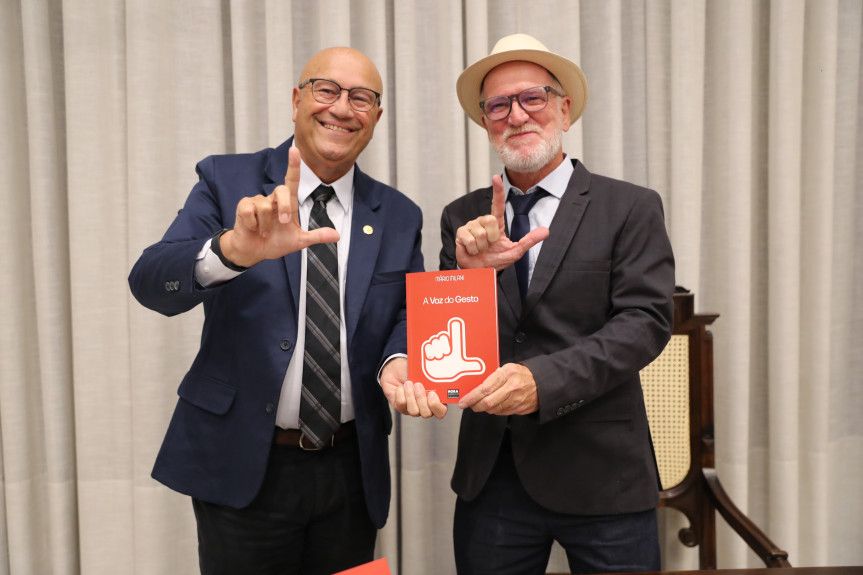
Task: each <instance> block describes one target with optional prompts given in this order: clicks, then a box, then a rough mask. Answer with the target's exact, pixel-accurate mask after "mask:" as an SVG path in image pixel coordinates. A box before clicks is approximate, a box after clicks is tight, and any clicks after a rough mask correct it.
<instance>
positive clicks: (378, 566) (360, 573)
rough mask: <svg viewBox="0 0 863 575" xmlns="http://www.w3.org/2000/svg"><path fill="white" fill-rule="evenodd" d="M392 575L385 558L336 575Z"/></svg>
mask: <svg viewBox="0 0 863 575" xmlns="http://www.w3.org/2000/svg"><path fill="white" fill-rule="evenodd" d="M390 573H391V571H390V566H389V563H387V559H386V557H383V558H381V559H377V560H375V561H372V562H370V563H363V564H362V565H360V566H358V567H354V568H352V569H348V570H347V571H339V572H338V573H336V574H335V575H390Z"/></svg>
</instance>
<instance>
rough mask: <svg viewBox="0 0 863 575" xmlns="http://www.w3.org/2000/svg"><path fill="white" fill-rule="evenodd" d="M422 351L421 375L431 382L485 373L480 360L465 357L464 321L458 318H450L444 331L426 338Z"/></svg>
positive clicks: (483, 364)
mask: <svg viewBox="0 0 863 575" xmlns="http://www.w3.org/2000/svg"><path fill="white" fill-rule="evenodd" d="M422 350H423V357H422V362H423V373H424V374H425V375H426V377H428V378H429V379H430V380H432V381H435V382H438V381H454V380H455V379H457V378H459V377H461V376H463V375H469V374H471V373H482V372H484V371H485V363H484V362H483V361H482V359H480V358H478V357H467V350H465V346H464V320H463V319H461V318H460V317H454V318H450V320H449V322H448V323H447V329H446V331H442V332H439V333H438V334H437V335H433V336H431V337H430V338H428V339H427V340H426V341H425V342H423V345H422Z"/></svg>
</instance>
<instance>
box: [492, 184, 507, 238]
mask: <svg viewBox="0 0 863 575" xmlns="http://www.w3.org/2000/svg"><path fill="white" fill-rule="evenodd" d="M491 189H492V195H491V215H493V216H494V217H495V218H497V224H498V227H499V228H500V229H501V235H503V229H504V228H505V226H504V217H505V214H506V194H505V193H504V189H503V179H502V178H501V177H500V175H499V174H495V175H493V176H492V177H491Z"/></svg>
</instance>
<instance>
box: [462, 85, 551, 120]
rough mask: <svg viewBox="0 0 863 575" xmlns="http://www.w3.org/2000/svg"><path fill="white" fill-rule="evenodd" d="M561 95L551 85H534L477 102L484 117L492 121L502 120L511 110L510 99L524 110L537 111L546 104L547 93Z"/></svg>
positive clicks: (542, 108)
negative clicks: (517, 91) (506, 94)
mask: <svg viewBox="0 0 863 575" xmlns="http://www.w3.org/2000/svg"><path fill="white" fill-rule="evenodd" d="M549 92H551V93H552V94H556V95H557V96H560V97H561V98H562V97H563V94H561V93H560V92H558V91H557V90H555V89H554V88H552V87H551V86H535V87H533V88H528V89H527V90H522V91H521V92H519V93H518V94H512V95H511V96H494V97H493V98H489V99H488V100H483V101H482V102H480V103H479V107H480V109H481V110H482V113H483V114H485V117H486V118H488V119H489V120H492V121H497V120H503V119H504V118H507V117H508V116H509V113H510V112H511V111H512V101H513V100H518V104H519V106H521V109H522V110H524V111H525V112H528V113H530V112H539V111H540V110H544V109H545V107H546V106H548V93H549Z"/></svg>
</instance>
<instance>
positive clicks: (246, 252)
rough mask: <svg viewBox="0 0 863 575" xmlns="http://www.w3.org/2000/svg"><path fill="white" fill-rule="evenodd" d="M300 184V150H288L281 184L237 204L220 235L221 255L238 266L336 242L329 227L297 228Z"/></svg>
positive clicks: (336, 239) (335, 237) (334, 234)
mask: <svg viewBox="0 0 863 575" xmlns="http://www.w3.org/2000/svg"><path fill="white" fill-rule="evenodd" d="M299 185H300V151H299V150H298V149H297V148H295V147H292V148H290V149H289V150H288V171H287V173H286V174H285V183H284V185H281V186H278V187H276V189H275V190H273V193H272V194H270V195H269V196H264V195H257V196H255V197H251V198H243V199H242V200H240V203H239V204H237V217H236V220H235V222H234V229H233V230H230V231H228V232H226V233H224V234H222V236H221V238H220V240H221V242H222V243H221V248H222V254H224V256H225V257H226V258H227V259H228V260H230V261H232V262H233V263H235V264H237V265H238V266H244V267H250V266H252V265H254V264H256V263H258V262H259V261H262V260H268V259H277V258H280V257H282V256H285V255H287V254H289V253H291V252H296V251H299V250H301V249H303V248H306V247H308V246H310V245H312V244H320V243H333V242H337V241H339V233H338V232H337V231H336V230H334V229H332V228H318V229H316V230H312V231H307V230H304V229H302V228H301V227H300V218H299V203H298V202H297V188H298V187H299Z"/></svg>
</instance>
